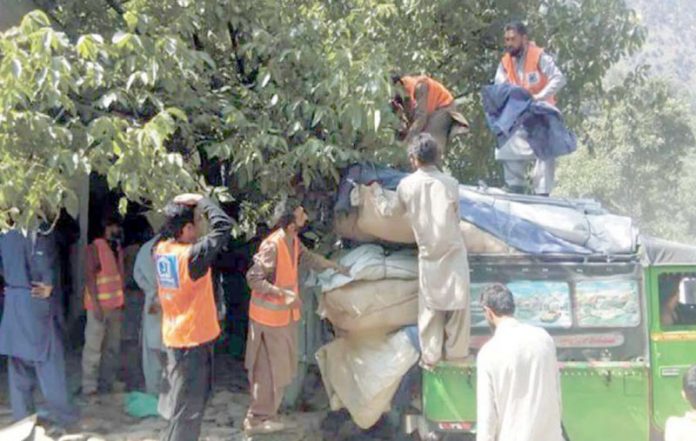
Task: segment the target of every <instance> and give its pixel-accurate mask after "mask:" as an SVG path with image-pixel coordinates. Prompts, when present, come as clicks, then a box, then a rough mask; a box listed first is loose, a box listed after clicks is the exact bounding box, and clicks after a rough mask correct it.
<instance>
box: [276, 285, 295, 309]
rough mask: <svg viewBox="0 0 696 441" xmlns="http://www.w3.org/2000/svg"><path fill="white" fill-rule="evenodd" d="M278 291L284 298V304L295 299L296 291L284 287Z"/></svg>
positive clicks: (293, 301)
mask: <svg viewBox="0 0 696 441" xmlns="http://www.w3.org/2000/svg"><path fill="white" fill-rule="evenodd" d="M280 292H281V293H282V295H283V297H284V299H285V304H286V305H292V304H293V303H295V302H296V301H297V293H295V291H293V290H291V289H285V288H281V289H280Z"/></svg>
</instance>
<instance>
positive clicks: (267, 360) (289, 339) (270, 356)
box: [244, 202, 348, 435]
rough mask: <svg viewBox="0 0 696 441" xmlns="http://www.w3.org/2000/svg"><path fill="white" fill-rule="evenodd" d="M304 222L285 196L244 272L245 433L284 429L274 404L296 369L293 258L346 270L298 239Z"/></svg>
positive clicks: (295, 261)
mask: <svg viewBox="0 0 696 441" xmlns="http://www.w3.org/2000/svg"><path fill="white" fill-rule="evenodd" d="M306 223H307V215H306V213H305V211H304V208H302V206H300V205H299V204H297V203H293V202H287V203H286V204H285V205H284V208H283V211H282V215H281V216H280V220H279V221H278V226H279V228H278V229H277V230H275V231H274V232H273V233H272V234H271V235H270V236H269V237H268V238H266V239H265V240H264V241H263V243H262V244H261V246H260V248H259V251H258V253H257V254H256V255H255V256H254V264H253V266H252V267H251V268H250V269H249V271H248V272H247V282H248V283H249V287H250V288H251V290H252V294H251V302H250V305H249V333H248V337H247V349H246V357H245V363H244V364H245V367H246V369H247V370H248V375H249V384H250V387H251V404H250V406H249V411H248V413H247V417H246V419H245V421H244V430H245V432H246V433H247V434H248V435H252V434H260V433H272V432H279V431H282V430H284V429H285V425H284V424H283V423H282V422H281V421H280V420H279V418H278V408H279V407H280V403H281V400H282V398H283V392H284V389H285V387H287V386H288V385H289V384H290V383H291V382H292V380H293V377H294V376H295V373H296V371H297V332H298V329H297V322H298V321H299V320H300V304H299V301H300V300H299V281H298V263H299V262H300V261H301V262H302V264H303V266H306V267H307V268H309V269H316V270H324V269H329V268H331V269H334V270H336V271H338V272H341V273H343V274H346V273H348V270H347V269H345V268H342V267H340V266H339V265H338V264H336V263H334V262H331V261H330V260H327V259H325V258H323V257H322V256H319V255H318V254H315V253H312V252H310V251H309V250H307V249H306V248H305V247H304V245H302V244H301V243H300V239H299V237H298V233H299V232H300V231H301V230H302V228H303V227H304V226H305V225H306Z"/></svg>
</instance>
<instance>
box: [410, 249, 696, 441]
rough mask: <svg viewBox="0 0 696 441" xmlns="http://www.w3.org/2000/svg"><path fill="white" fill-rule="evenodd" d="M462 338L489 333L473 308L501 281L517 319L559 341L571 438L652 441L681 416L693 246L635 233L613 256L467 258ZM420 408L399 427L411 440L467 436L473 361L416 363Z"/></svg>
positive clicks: (692, 324)
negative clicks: (633, 241) (637, 238)
mask: <svg viewBox="0 0 696 441" xmlns="http://www.w3.org/2000/svg"><path fill="white" fill-rule="evenodd" d="M471 271H472V272H471V275H472V295H471V297H472V326H473V329H472V347H473V349H474V350H476V349H477V348H480V347H481V346H482V345H483V344H484V343H485V341H486V340H487V339H488V338H490V330H489V329H488V326H487V324H486V321H485V319H484V317H483V312H482V310H481V308H480V306H479V305H478V292H479V290H480V289H481V288H482V287H483V286H485V285H486V284H488V283H491V282H502V283H506V284H507V285H508V287H509V288H510V289H511V291H512V292H513V294H514V296H515V301H516V304H517V312H516V316H517V317H518V319H520V320H523V321H525V322H528V323H532V324H535V325H538V326H543V327H544V328H545V329H547V330H548V331H549V333H550V334H551V335H552V336H553V338H554V340H555V342H556V346H557V349H558V361H559V367H560V373H561V383H562V398H563V424H564V427H565V430H566V432H567V436H568V439H569V440H571V441H597V440H602V439H611V440H612V441H658V440H661V439H662V438H663V432H664V427H665V421H666V420H667V418H668V417H669V416H672V415H683V414H684V412H685V411H686V410H687V404H686V402H684V400H683V399H682V397H681V378H682V375H683V373H684V371H685V370H686V369H687V368H688V367H689V366H690V365H693V364H696V314H695V313H694V311H695V310H696V305H695V304H694V303H696V300H695V299H696V247H689V246H685V245H681V244H675V243H672V242H667V241H662V240H656V239H646V238H642V239H641V245H640V247H639V251H638V252H637V253H635V254H631V255H620V256H593V257H579V256H544V257H543V258H540V257H530V256H525V255H518V256H484V255H480V256H471ZM422 386H423V388H422V413H421V414H418V415H407V416H405V419H404V429H405V431H406V432H407V433H411V434H413V435H414V436H416V437H419V438H420V439H428V440H438V439H473V436H474V435H473V434H475V431H476V423H475V422H476V405H475V403H476V397H475V394H476V390H475V389H476V367H475V362H473V361H472V362H471V363H469V364H467V363H465V364H448V363H443V364H441V365H439V366H438V367H437V368H436V369H435V370H434V371H433V372H427V371H424V372H423V384H422Z"/></svg>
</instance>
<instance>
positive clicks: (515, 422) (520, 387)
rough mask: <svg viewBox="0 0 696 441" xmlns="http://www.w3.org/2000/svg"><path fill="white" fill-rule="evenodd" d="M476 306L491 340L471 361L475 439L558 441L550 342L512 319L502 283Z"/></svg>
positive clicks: (557, 380)
mask: <svg viewBox="0 0 696 441" xmlns="http://www.w3.org/2000/svg"><path fill="white" fill-rule="evenodd" d="M480 303H481V306H482V307H483V311H484V315H485V317H486V321H488V324H489V325H490V327H491V329H492V330H493V338H491V340H489V341H488V342H487V343H486V344H485V345H484V346H483V347H482V348H481V351H480V352H479V353H478V356H477V360H476V376H477V384H476V409H477V413H476V418H477V421H476V440H477V441H510V440H514V441H563V430H562V426H561V388H560V378H559V372H558V361H557V359H556V345H555V344H554V342H553V339H552V338H551V336H550V335H549V334H548V332H546V331H545V330H544V329H542V328H538V327H534V326H530V325H526V324H523V323H520V322H518V321H517V320H516V319H515V318H514V314H515V300H514V298H513V296H512V292H510V290H509V289H508V288H507V287H506V286H505V285H503V284H499V283H497V284H492V285H489V286H487V287H486V288H485V289H484V290H483V292H482V293H481V298H480Z"/></svg>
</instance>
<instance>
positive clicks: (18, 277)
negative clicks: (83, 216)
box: [0, 225, 79, 435]
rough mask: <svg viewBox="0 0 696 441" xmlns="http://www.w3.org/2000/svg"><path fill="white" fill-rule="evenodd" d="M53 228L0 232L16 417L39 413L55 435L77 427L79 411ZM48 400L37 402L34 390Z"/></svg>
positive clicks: (4, 344)
mask: <svg viewBox="0 0 696 441" xmlns="http://www.w3.org/2000/svg"><path fill="white" fill-rule="evenodd" d="M55 268H56V252H55V243H54V237H53V233H52V232H51V229H50V228H49V226H48V225H43V228H42V229H40V230H32V231H28V232H27V231H23V230H21V229H19V228H13V229H11V230H9V231H7V232H5V233H0V274H1V275H2V276H3V278H4V282H5V305H4V309H3V311H2V321H1V322H0V354H2V355H6V356H7V367H8V380H9V395H10V397H9V398H10V405H11V408H12V418H13V419H14V420H15V421H17V420H21V419H23V418H26V417H28V416H30V415H31V414H33V413H35V412H36V413H38V415H39V419H40V420H43V421H45V422H49V423H50V424H51V425H54V427H46V429H47V431H48V432H49V433H50V434H51V435H58V434H59V433H60V432H63V431H65V430H69V429H73V428H77V422H78V419H79V412H78V410H77V409H76V408H75V407H74V406H73V405H72V404H71V403H70V398H69V395H68V389H67V381H66V373H65V354H64V349H63V338H62V335H61V332H60V330H59V314H60V308H59V307H58V302H55V301H53V296H55V292H54V287H55V286H56V281H57V274H56V273H55ZM37 388H38V389H40V390H41V393H42V395H43V398H44V402H43V403H42V404H40V405H39V406H37V404H38V403H37V402H36V400H35V397H34V392H35V389H37Z"/></svg>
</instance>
